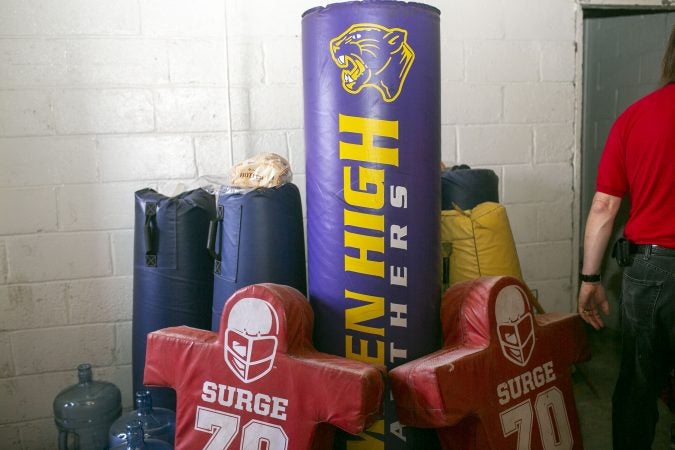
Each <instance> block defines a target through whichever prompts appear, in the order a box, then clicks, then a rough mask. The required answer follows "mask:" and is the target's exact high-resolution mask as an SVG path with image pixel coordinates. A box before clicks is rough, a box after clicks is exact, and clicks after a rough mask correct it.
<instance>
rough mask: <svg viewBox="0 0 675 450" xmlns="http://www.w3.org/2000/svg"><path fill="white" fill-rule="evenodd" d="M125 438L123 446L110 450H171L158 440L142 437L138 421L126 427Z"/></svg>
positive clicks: (140, 424)
mask: <svg viewBox="0 0 675 450" xmlns="http://www.w3.org/2000/svg"><path fill="white" fill-rule="evenodd" d="M125 434H126V436H127V438H126V442H124V443H123V444H120V445H117V446H115V447H112V448H111V449H110V450H173V445H171V444H168V443H166V442H164V441H160V440H158V439H152V438H147V439H146V438H145V437H144V436H143V434H144V433H143V424H142V423H141V421H140V420H132V421H131V422H130V423H128V424H127V425H126V432H125Z"/></svg>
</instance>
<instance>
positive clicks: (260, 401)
mask: <svg viewBox="0 0 675 450" xmlns="http://www.w3.org/2000/svg"><path fill="white" fill-rule="evenodd" d="M202 400H203V401H205V402H207V403H218V404H219V405H221V406H225V407H228V408H234V409H237V410H239V411H246V412H252V413H255V414H258V415H259V416H262V417H272V418H274V419H279V420H286V407H287V406H288V399H285V398H281V397H275V396H273V395H267V394H264V393H261V392H257V393H254V392H251V391H249V390H248V389H242V388H238V387H234V386H227V385H224V384H219V383H214V382H213V381H205V382H204V384H203V385H202Z"/></svg>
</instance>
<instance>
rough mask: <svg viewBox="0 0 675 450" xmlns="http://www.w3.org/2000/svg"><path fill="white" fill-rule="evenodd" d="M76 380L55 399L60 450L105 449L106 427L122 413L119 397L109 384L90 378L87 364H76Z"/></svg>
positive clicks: (115, 388)
mask: <svg viewBox="0 0 675 450" xmlns="http://www.w3.org/2000/svg"><path fill="white" fill-rule="evenodd" d="M77 377H78V383H77V384H75V385H72V386H70V387H67V388H66V389H64V390H63V391H61V392H60V393H59V394H58V395H57V396H56V398H55V399H54V405H53V407H54V422H55V423H56V426H57V427H58V429H59V450H106V449H107V448H108V430H109V429H110V426H111V425H112V424H113V422H114V421H115V419H117V418H118V417H119V416H120V415H121V414H122V396H121V394H120V390H119V389H118V388H117V386H115V385H114V384H112V383H108V382H105V381H94V380H92V372H91V365H90V364H80V365H79V366H78V367H77Z"/></svg>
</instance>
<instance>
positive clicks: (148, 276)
mask: <svg viewBox="0 0 675 450" xmlns="http://www.w3.org/2000/svg"><path fill="white" fill-rule="evenodd" d="M215 217H216V203H215V196H214V195H213V194H211V193H209V192H207V191H206V190H204V189H195V190H192V191H187V192H183V193H181V194H179V195H177V196H174V197H167V196H164V195H162V194H160V193H158V192H156V191H154V190H152V189H142V190H140V191H137V192H136V221H135V227H134V292H133V303H134V306H133V324H132V372H133V392H137V391H139V390H142V389H145V387H144V385H143V369H144V367H145V343H146V336H147V334H148V333H150V332H151V331H156V330H159V329H161V328H166V327H171V326H178V325H187V326H190V327H194V328H201V329H208V328H209V327H210V326H211V302H212V298H213V260H212V259H211V256H210V254H209V251H208V249H207V245H206V244H207V240H208V230H209V224H210V221H211V220H212V219H214V218H215ZM150 391H151V393H152V398H153V404H154V405H155V406H157V407H160V408H168V409H172V410H175V409H176V396H175V393H174V391H173V390H172V389H167V388H161V389H158V388H151V389H150Z"/></svg>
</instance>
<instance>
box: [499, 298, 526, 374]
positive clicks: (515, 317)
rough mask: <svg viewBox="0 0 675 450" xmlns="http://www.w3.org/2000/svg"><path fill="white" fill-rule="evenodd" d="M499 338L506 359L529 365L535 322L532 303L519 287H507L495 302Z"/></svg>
mask: <svg viewBox="0 0 675 450" xmlns="http://www.w3.org/2000/svg"><path fill="white" fill-rule="evenodd" d="M495 317H496V319H497V336H499V345H500V346H501V348H502V353H503V354H504V357H505V358H506V359H508V360H509V361H511V362H512V363H514V364H517V365H519V366H525V365H527V362H528V361H529V360H530V356H532V351H533V350H534V340H535V339H534V324H533V323H534V321H533V319H532V311H531V309H530V302H529V301H528V299H527V296H526V295H525V293H524V292H523V291H522V290H521V289H520V288H519V287H517V286H506V287H505V288H504V289H502V290H501V291H500V292H499V294H497V299H496V300H495Z"/></svg>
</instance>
